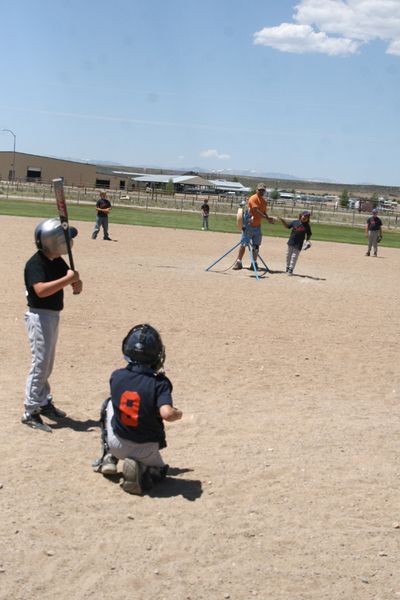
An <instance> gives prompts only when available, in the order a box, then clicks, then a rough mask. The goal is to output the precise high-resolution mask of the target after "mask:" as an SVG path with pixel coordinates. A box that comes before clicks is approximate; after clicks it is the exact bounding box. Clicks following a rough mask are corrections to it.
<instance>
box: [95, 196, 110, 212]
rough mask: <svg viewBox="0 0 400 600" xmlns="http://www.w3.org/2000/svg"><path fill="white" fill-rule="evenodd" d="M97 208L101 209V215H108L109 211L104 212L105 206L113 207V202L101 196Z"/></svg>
mask: <svg viewBox="0 0 400 600" xmlns="http://www.w3.org/2000/svg"><path fill="white" fill-rule="evenodd" d="M96 208H98V209H99V210H100V211H101V212H99V213H98V214H99V215H100V216H101V217H107V216H108V213H106V212H103V208H105V209H107V208H111V203H110V201H109V200H107V198H99V199H98V200H97V202H96Z"/></svg>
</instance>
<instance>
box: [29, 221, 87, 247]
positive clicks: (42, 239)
mask: <svg viewBox="0 0 400 600" xmlns="http://www.w3.org/2000/svg"><path fill="white" fill-rule="evenodd" d="M77 235H78V230H77V229H76V228H75V227H70V228H69V237H70V239H71V246H72V244H73V241H72V238H74V237H76V236H77ZM35 244H36V247H37V248H38V249H39V250H44V251H45V252H50V253H51V254H68V248H67V244H66V242H65V234H64V229H63V227H62V225H61V222H60V219H59V218H58V217H54V218H52V219H45V220H44V221H41V222H40V223H39V224H38V225H36V227H35Z"/></svg>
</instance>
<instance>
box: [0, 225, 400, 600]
mask: <svg viewBox="0 0 400 600" xmlns="http://www.w3.org/2000/svg"><path fill="white" fill-rule="evenodd" d="M36 223H37V220H36V219H23V218H13V217H0V226H1V230H2V232H3V240H4V243H3V252H4V256H3V260H2V273H3V292H2V294H1V300H0V303H1V317H0V319H1V320H0V323H1V331H2V336H1V344H0V357H1V362H2V369H1V379H0V382H1V392H0V393H1V405H2V425H1V429H2V435H1V441H0V453H1V464H0V486H1V488H0V500H1V504H0V507H1V542H2V553H1V558H0V584H1V585H0V596H1V598H2V599H4V600H36V599H37V600H39V599H40V600H50V599H51V600H53V599H55V598H56V599H57V600H83V599H85V600H86V599H96V600H99V599H100V600H103V599H104V600H105V599H107V600H109V599H120V600H125V599H135V600H142V599H143V600H144V599H145V600H148V599H153V600H163V599H165V600H203V599H204V600H205V599H210V598H211V599H212V600H219V599H221V600H223V599H228V598H230V599H232V600H248V599H250V598H253V597H256V598H260V599H268V600H281V599H284V600H305V599H311V598H312V599H316V600H322V599H327V600H337V599H339V598H340V599H345V600H367V599H368V600H370V599H371V600H372V599H374V600H389V599H395V598H400V557H399V547H400V499H399V482H400V477H399V475H400V468H399V465H400V463H399V456H400V448H399V440H400V437H399V433H400V427H399V405H400V394H399V388H400V382H399V328H400V310H399V299H400V298H399V296H400V293H399V289H400V286H399V278H400V277H399V274H400V252H399V251H398V250H393V249H385V248H382V249H380V256H379V258H378V259H376V258H372V257H371V258H367V257H365V256H364V253H365V248H363V247H360V246H352V245H335V244H328V243H322V242H314V244H313V247H312V248H311V249H310V250H309V251H307V252H305V253H303V254H302V255H301V256H300V259H299V262H298V267H297V276H294V277H288V276H287V275H286V274H285V273H283V272H282V270H284V265H285V260H284V259H285V252H286V240H285V239H278V238H276V239H275V238H274V239H265V240H264V244H263V246H262V256H263V258H264V259H265V261H266V262H267V264H268V266H269V267H270V268H271V269H272V270H274V271H276V272H275V273H272V274H269V275H268V276H267V277H266V278H263V279H262V280H260V281H256V280H255V278H254V274H252V273H251V272H250V271H249V270H247V269H244V270H243V271H241V272H233V271H232V270H228V271H226V272H224V273H217V272H205V270H204V269H205V267H207V266H208V265H209V264H210V263H211V262H213V261H214V260H216V259H217V258H218V257H219V256H221V255H222V254H223V253H224V252H226V251H227V250H229V248H231V247H232V246H233V245H234V244H236V243H237V241H238V239H239V236H238V235H228V234H216V233H212V232H202V231H198V232H193V231H175V230H167V229H166V230H162V229H152V228H149V229H146V228H140V227H129V226H122V225H118V226H116V225H113V224H112V219H111V225H110V233H111V236H112V237H113V238H115V240H116V242H115V243H111V242H109V243H108V242H103V240H102V239H100V238H98V239H97V240H96V241H93V240H91V239H90V233H91V230H92V226H93V224H91V223H76V225H77V226H78V228H79V236H78V238H77V239H76V241H75V246H74V251H75V255H74V256H75V261H76V264H77V267H78V268H79V270H80V273H81V277H82V280H83V282H84V292H83V293H82V294H81V295H80V296H73V295H72V293H71V291H70V290H67V291H66V294H65V304H66V308H65V310H64V312H63V314H62V322H61V329H60V339H59V344H58V350H57V358H56V365H55V370H54V372H53V375H52V378H51V383H52V391H53V394H54V397H55V403H56V405H58V406H60V407H61V408H63V409H65V410H66V411H67V412H68V418H66V419H65V420H64V421H62V422H60V423H59V424H56V425H55V426H54V429H53V433H52V434H48V433H43V432H38V431H34V430H31V429H29V428H28V427H26V426H23V425H22V424H21V423H20V417H21V415H22V409H23V390H24V385H25V379H26V375H27V372H28V369H29V363H30V353H29V348H28V341H27V337H26V333H25V329H24V319H23V315H24V311H25V297H24V287H23V276H22V272H23V267H24V264H25V261H26V260H27V259H28V258H29V256H30V255H31V254H33V252H34V245H33V229H34V226H35V225H36ZM211 224H212V223H211ZM234 255H235V253H232V254H230V255H229V256H228V257H227V259H224V261H222V262H221V263H220V264H219V265H218V268H220V269H226V268H227V267H229V265H231V264H232V263H233V260H234ZM246 258H247V263H248V256H247V257H246ZM277 271H280V272H277ZM144 321H148V322H150V323H151V324H153V325H154V326H155V327H157V328H158V329H159V330H160V332H161V334H162V336H163V340H164V342H165V345H166V349H167V360H166V372H167V374H168V375H169V377H170V378H171V379H172V381H173V383H174V400H175V404H176V406H178V407H179V408H181V409H182V410H183V412H184V418H183V420H182V421H180V422H177V423H172V424H170V425H168V426H167V437H168V448H167V449H166V450H165V451H164V458H165V460H166V462H168V463H169V464H170V465H171V469H170V477H168V479H167V481H166V483H165V484H164V485H163V486H159V487H157V488H154V491H152V493H151V495H147V496H144V497H142V498H140V497H136V496H130V495H128V494H125V493H124V492H123V491H122V490H121V489H120V487H119V485H118V481H117V480H114V481H113V480H110V479H106V478H104V477H103V476H102V475H99V474H97V473H94V472H93V471H92V469H91V462H92V461H93V460H94V459H95V458H96V457H97V456H98V455H99V448H100V444H99V429H98V424H97V419H98V412H99V407H100V404H101V402H102V401H103V399H104V398H105V397H106V395H107V394H108V379H109V376H110V373H111V372H112V371H113V370H114V369H115V368H118V367H120V366H122V365H123V359H122V355H121V352H120V345H121V340H122V338H123V337H124V335H125V334H126V332H127V331H128V329H129V328H130V327H131V326H132V325H134V324H136V323H140V322H144Z"/></svg>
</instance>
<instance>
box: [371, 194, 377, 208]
mask: <svg viewBox="0 0 400 600" xmlns="http://www.w3.org/2000/svg"><path fill="white" fill-rule="evenodd" d="M370 202H371V204H372V208H376V207H377V206H378V204H379V196H378V194H377V193H376V192H374V193H373V194H372V196H371V199H370Z"/></svg>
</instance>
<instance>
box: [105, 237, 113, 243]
mask: <svg viewBox="0 0 400 600" xmlns="http://www.w3.org/2000/svg"><path fill="white" fill-rule="evenodd" d="M103 240H105V241H106V242H112V239H111V238H110V237H106V238H103Z"/></svg>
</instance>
